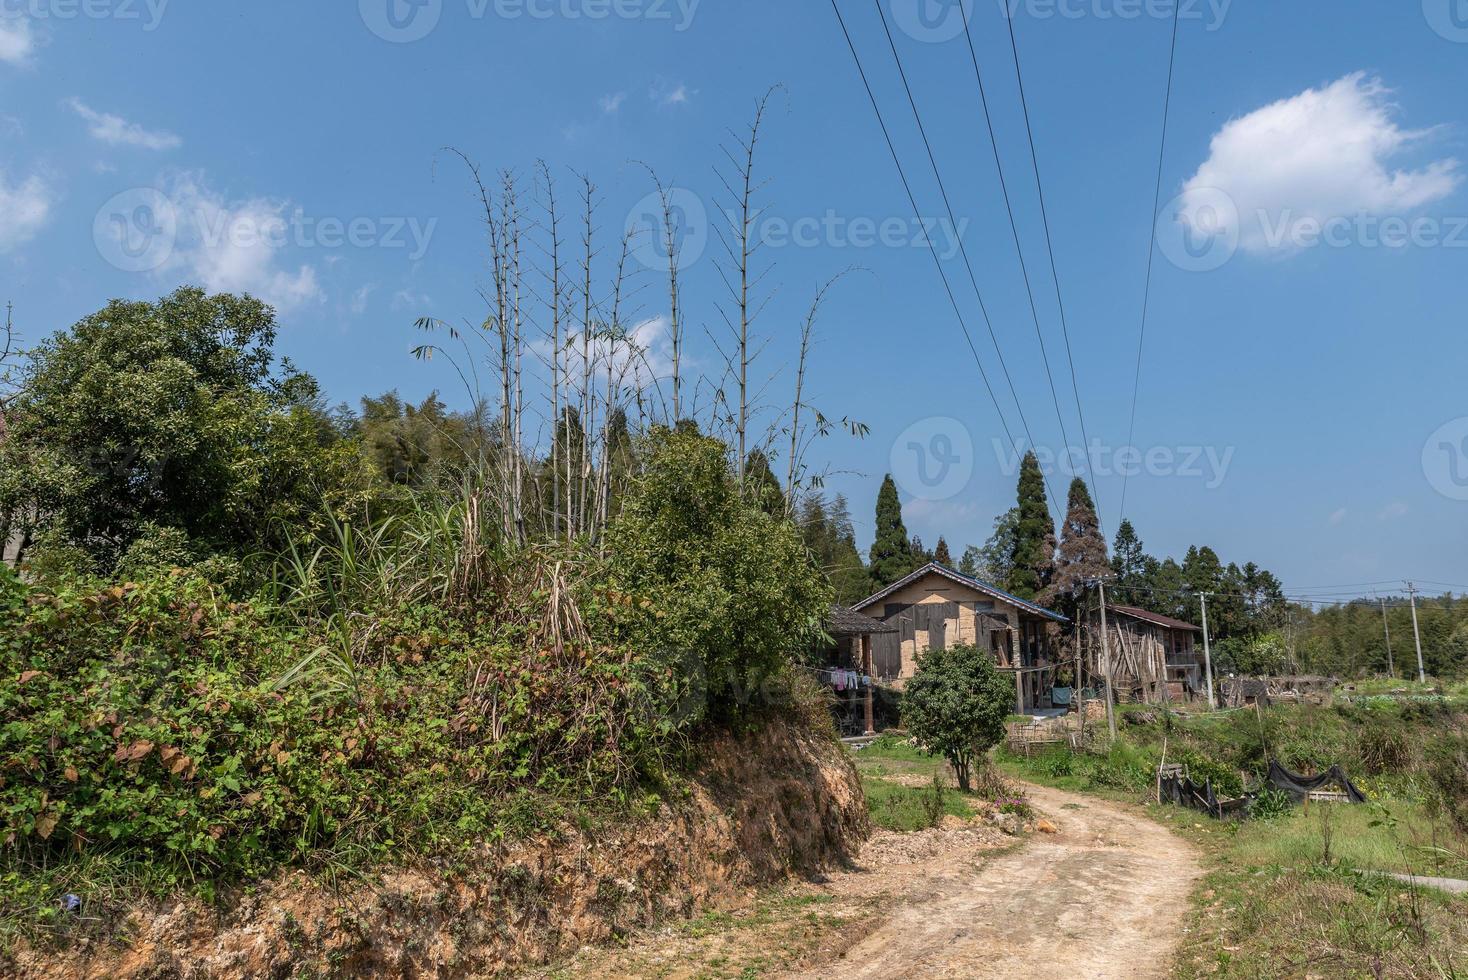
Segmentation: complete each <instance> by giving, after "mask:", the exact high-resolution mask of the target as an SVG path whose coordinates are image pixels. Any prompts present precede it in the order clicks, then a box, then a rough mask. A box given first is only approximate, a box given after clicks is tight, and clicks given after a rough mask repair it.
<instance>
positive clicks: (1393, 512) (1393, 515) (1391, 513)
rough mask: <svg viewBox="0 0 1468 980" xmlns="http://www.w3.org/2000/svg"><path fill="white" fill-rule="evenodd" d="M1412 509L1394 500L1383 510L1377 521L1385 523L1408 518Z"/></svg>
mask: <svg viewBox="0 0 1468 980" xmlns="http://www.w3.org/2000/svg"><path fill="white" fill-rule="evenodd" d="M1411 509H1412V508H1410V507H1408V506H1407V505H1406V504H1404V503H1402V502H1401V501H1400V500H1394V501H1392V502H1391V503H1389V504H1387V505H1386V506H1385V507H1383V508H1382V510H1381V513H1380V514H1378V515H1377V519H1378V520H1383V521H1394V520H1396V519H1397V518H1399V517H1406V516H1407V514H1408V513H1409V512H1410V511H1411Z"/></svg>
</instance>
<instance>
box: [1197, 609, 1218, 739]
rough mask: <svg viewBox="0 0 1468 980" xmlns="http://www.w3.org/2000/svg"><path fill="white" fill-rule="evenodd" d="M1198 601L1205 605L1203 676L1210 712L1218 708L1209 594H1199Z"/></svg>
mask: <svg viewBox="0 0 1468 980" xmlns="http://www.w3.org/2000/svg"><path fill="white" fill-rule="evenodd" d="M1198 601H1199V602H1201V603H1202V604H1203V674H1204V676H1205V677H1206V678H1207V679H1208V710H1209V711H1213V710H1215V709H1216V708H1217V707H1218V702H1217V701H1215V700H1214V698H1213V649H1212V647H1211V646H1210V645H1209V643H1208V593H1206V592H1199V593H1198Z"/></svg>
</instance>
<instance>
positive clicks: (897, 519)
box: [871, 473, 917, 589]
mask: <svg viewBox="0 0 1468 980" xmlns="http://www.w3.org/2000/svg"><path fill="white" fill-rule="evenodd" d="M916 567H917V566H916V564H915V563H914V561H913V555H912V545H911V543H910V542H909V541H908V540H907V528H906V527H905V526H903V523H902V500H901V498H900V497H898V496H897V484H896V483H894V482H893V480H892V475H891V474H890V473H889V474H888V475H887V478H886V479H885V480H883V481H882V489H881V491H880V492H879V493H878V494H877V533H876V537H875V538H874V539H873V541H872V550H871V571H872V581H873V582H874V583H875V584H876V587H877V588H878V589H883V588H886V587H887V586H889V585H891V584H892V583H893V582H895V581H897V580H898V579H900V578H902V577H903V576H904V575H906V574H907V573H909V572H911V571H912V570H913V569H914V568H916Z"/></svg>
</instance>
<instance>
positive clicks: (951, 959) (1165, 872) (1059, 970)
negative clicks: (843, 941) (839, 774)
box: [800, 787, 1202, 980]
mask: <svg viewBox="0 0 1468 980" xmlns="http://www.w3.org/2000/svg"><path fill="white" fill-rule="evenodd" d="M1028 792H1029V795H1030V798H1031V800H1032V801H1033V802H1034V804H1035V805H1036V806H1037V807H1038V808H1039V809H1040V810H1042V811H1044V812H1045V813H1047V814H1049V815H1050V816H1051V817H1053V818H1054V819H1055V822H1056V823H1057V824H1058V825H1059V827H1060V833H1059V834H1056V835H1037V836H1036V838H1035V839H1034V840H1033V841H1032V842H1030V844H1029V845H1028V846H1026V847H1024V848H1021V849H1019V850H1016V851H1012V852H1009V853H1006V854H1003V855H1000V856H998V857H996V858H995V859H993V860H992V861H988V862H985V863H983V864H982V865H981V866H980V867H979V868H978V869H974V868H973V867H971V866H966V865H964V864H960V865H957V866H954V867H951V868H948V869H944V870H938V871H935V873H934V874H933V875H932V876H931V877H929V878H928V879H926V880H925V881H922V882H921V883H919V884H918V887H916V888H914V889H913V890H912V891H911V892H909V894H908V895H907V896H906V900H905V901H902V902H900V903H898V904H897V905H896V906H895V907H894V908H893V910H892V911H891V912H890V913H889V914H888V915H887V916H886V917H885V921H884V922H883V923H882V924H881V925H879V926H878V927H877V928H876V930H875V931H873V932H871V933H870V934H869V935H867V936H866V938H864V939H862V940H861V941H860V942H858V943H857V944H856V945H854V946H852V947H851V948H850V949H848V950H847V951H846V953H845V955H844V956H842V957H841V976H842V977H844V978H852V977H872V978H877V977H1016V976H1027V977H1064V978H1067V980H1071V978H1075V977H1090V978H1104V977H1130V978H1136V977H1163V976H1166V975H1168V973H1169V972H1170V962H1171V958H1172V951H1173V948H1174V946H1175V944H1176V940H1177V936H1178V933H1179V930H1180V928H1181V926H1182V922H1183V917H1184V915H1185V913H1186V911H1187V908H1188V901H1187V899H1188V895H1189V893H1190V892H1191V891H1192V888H1193V884H1194V882H1195V881H1196V880H1197V878H1198V876H1199V875H1200V874H1201V873H1202V872H1201V869H1200V867H1199V865H1198V862H1197V860H1196V857H1195V856H1194V853H1193V851H1192V849H1191V847H1190V846H1189V845H1188V844H1187V843H1186V842H1184V841H1182V840H1181V839H1179V838H1178V837H1176V836H1174V835H1173V834H1171V833H1169V832H1168V831H1167V830H1165V829H1164V828H1162V827H1160V826H1159V825H1157V824H1155V823H1153V822H1152V821H1150V820H1148V819H1146V818H1145V817H1141V816H1137V815H1135V814H1133V813H1130V812H1128V811H1127V810H1126V809H1124V808H1122V807H1119V806H1115V805H1113V804H1109V803H1106V802H1104V801H1100V800H1097V799H1095V798H1094V797H1080V796H1076V795H1074V794H1070V793H1062V792H1060V791H1058V790H1050V789H1043V788H1040V787H1029V788H1028ZM873 871H879V869H873ZM827 975H829V974H828V973H827V971H826V970H825V969H822V968H815V969H812V970H811V971H809V972H808V973H805V974H800V976H810V977H820V976H827Z"/></svg>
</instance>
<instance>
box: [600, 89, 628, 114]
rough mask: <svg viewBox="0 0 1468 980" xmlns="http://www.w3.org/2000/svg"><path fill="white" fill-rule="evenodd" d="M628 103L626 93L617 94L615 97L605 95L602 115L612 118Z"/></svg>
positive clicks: (601, 103) (602, 102) (602, 98)
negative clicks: (624, 103)
mask: <svg viewBox="0 0 1468 980" xmlns="http://www.w3.org/2000/svg"><path fill="white" fill-rule="evenodd" d="M625 101H627V93H626V92H617V93H615V94H613V95H603V96H602V97H601V100H600V103H599V104H600V105H601V111H602V115H604V116H610V115H612V114H613V113H615V112H616V111H617V110H618V109H620V108H622V103H623V102H625Z"/></svg>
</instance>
